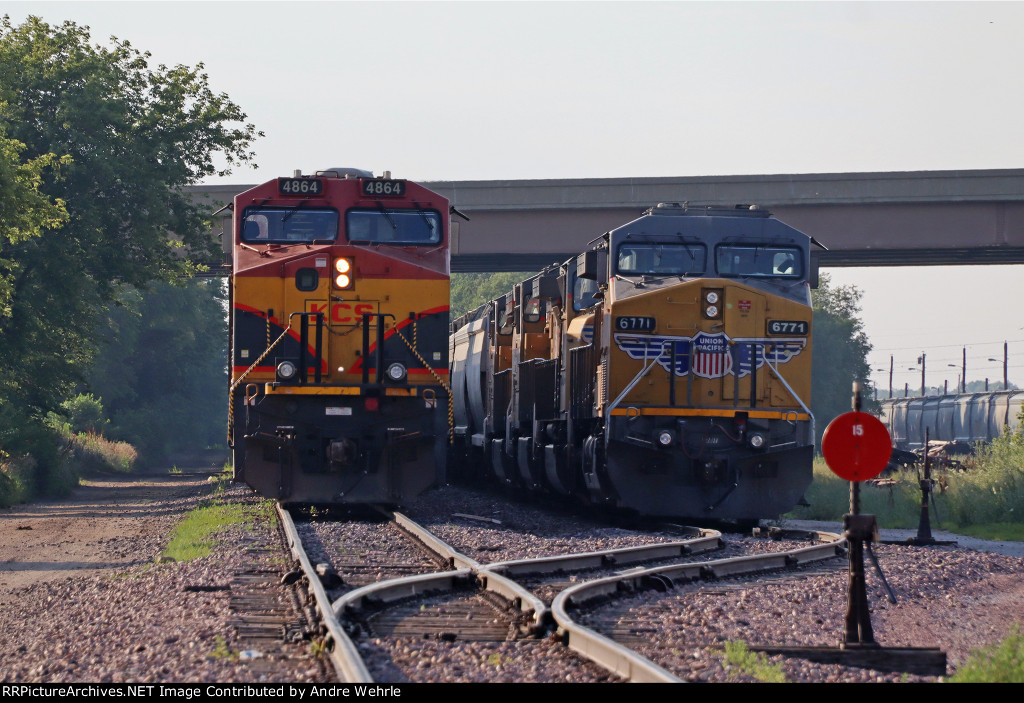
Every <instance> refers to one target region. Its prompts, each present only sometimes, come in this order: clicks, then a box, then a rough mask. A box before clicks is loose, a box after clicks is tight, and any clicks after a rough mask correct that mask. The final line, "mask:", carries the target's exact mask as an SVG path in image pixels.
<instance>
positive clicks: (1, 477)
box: [0, 456, 36, 508]
mask: <svg viewBox="0 0 1024 703" xmlns="http://www.w3.org/2000/svg"><path fill="white" fill-rule="evenodd" d="M35 473H36V462H35V459H33V458H31V457H27V456H23V457H18V458H16V459H10V458H5V457H3V456H0V508H9V507H11V506H12V505H17V504H19V503H24V502H26V501H28V500H29V498H31V497H32V489H33V481H34V477H35Z"/></svg>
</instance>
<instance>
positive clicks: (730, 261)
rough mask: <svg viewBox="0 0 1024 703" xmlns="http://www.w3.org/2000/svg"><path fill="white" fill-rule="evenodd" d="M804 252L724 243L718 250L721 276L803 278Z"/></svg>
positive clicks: (717, 262)
mask: <svg viewBox="0 0 1024 703" xmlns="http://www.w3.org/2000/svg"><path fill="white" fill-rule="evenodd" d="M802 262H803V253H802V252H801V251H800V250H799V249H797V248H795V247H779V246H761V245H751V244H743V245H739V244H721V245H719V246H718V247H716V248H715V263H716V265H717V268H718V273H719V275H722V276H729V277H738V276H762V277H772V278H803V275H804V272H803V265H802Z"/></svg>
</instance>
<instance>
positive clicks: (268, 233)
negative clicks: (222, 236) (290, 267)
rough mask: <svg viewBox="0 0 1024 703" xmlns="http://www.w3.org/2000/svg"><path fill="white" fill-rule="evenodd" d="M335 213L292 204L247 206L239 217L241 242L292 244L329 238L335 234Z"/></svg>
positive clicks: (336, 227) (332, 238) (336, 218)
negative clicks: (295, 206)
mask: <svg viewBox="0 0 1024 703" xmlns="http://www.w3.org/2000/svg"><path fill="white" fill-rule="evenodd" d="M338 221H339V217H338V212H337V211H336V210H326V209H301V210H300V209H297V208H294V207H250V208H246V209H245V213H244V216H243V218H242V241H243V242H248V243H250V244H272V243H276V244H294V243H296V242H314V241H318V240H319V241H330V242H333V241H334V239H335V238H336V237H337V236H338Z"/></svg>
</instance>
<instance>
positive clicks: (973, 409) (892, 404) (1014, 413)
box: [879, 390, 1024, 453]
mask: <svg viewBox="0 0 1024 703" xmlns="http://www.w3.org/2000/svg"><path fill="white" fill-rule="evenodd" d="M1022 406H1024V391H1021V390H1002V391H984V392H977V393H960V394H957V395H942V396H926V397H917V398H890V399H886V400H882V401H881V411H880V413H879V417H880V418H881V420H882V423H883V424H884V425H886V427H888V429H889V435H890V436H891V437H892V443H893V450H894V453H900V452H902V453H906V452H915V451H920V450H922V449H923V447H924V445H925V433H926V432H927V434H928V439H929V440H930V441H939V442H951V443H954V444H956V445H960V446H962V447H964V448H965V449H969V448H970V447H971V446H973V445H975V444H978V443H985V442H990V441H992V440H993V439H995V438H996V437H998V436H1000V435H1001V434H1002V433H1003V429H1004V428H1006V427H1009V428H1010V429H1012V430H1016V429H1017V428H1018V427H1019V425H1020V413H1021V408H1022Z"/></svg>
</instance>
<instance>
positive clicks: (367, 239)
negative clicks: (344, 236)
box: [345, 207, 441, 246]
mask: <svg viewBox="0 0 1024 703" xmlns="http://www.w3.org/2000/svg"><path fill="white" fill-rule="evenodd" d="M345 227H346V230H347V232H348V241H349V242H352V243H354V244H359V243H368V244H404V245H411V246H416V245H430V244H440V243H441V217H440V215H438V214H437V212H435V211H433V210H395V209H390V208H383V207H382V208H379V209H377V210H349V211H348V212H347V213H345Z"/></svg>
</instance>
